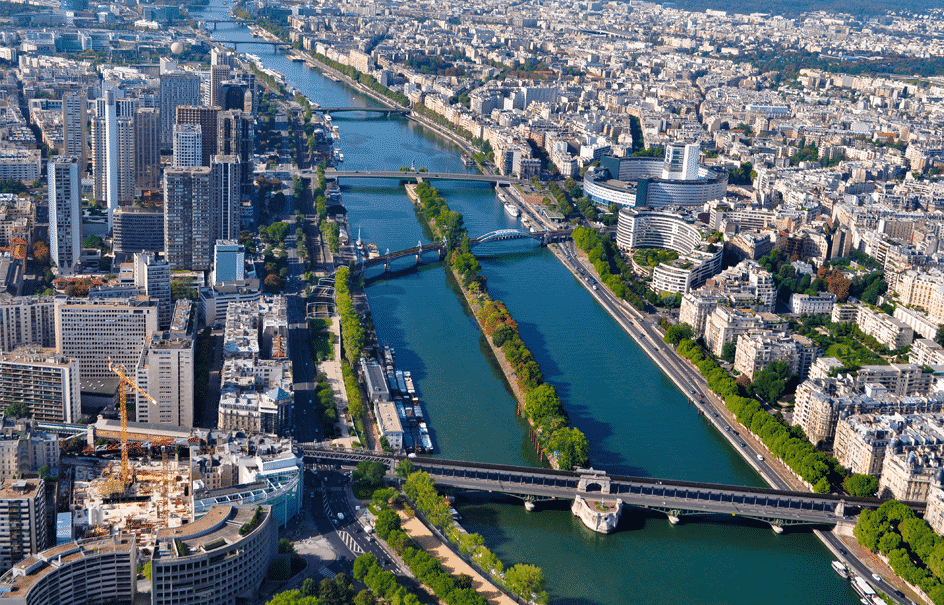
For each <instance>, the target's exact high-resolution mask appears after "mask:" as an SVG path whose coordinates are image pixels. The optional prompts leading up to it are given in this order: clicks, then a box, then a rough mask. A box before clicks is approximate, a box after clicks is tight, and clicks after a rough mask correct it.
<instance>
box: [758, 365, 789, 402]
mask: <svg viewBox="0 0 944 605" xmlns="http://www.w3.org/2000/svg"><path fill="white" fill-rule="evenodd" d="M789 377H790V366H789V365H787V362H785V361H775V362H773V363H771V364H770V365H768V366H767V367H766V368H764V369H763V370H761V371H760V372H758V373H757V374H755V375H754V381H753V383H752V384H751V391H752V392H753V393H754V395H756V396H757V397H760V398H761V399H763V400H764V401H766V402H768V403H774V402H775V401H777V400H778V399H780V396H781V395H783V392H784V391H785V390H786V388H787V379H788V378H789Z"/></svg>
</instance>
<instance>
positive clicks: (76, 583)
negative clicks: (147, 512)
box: [0, 534, 138, 605]
mask: <svg viewBox="0 0 944 605" xmlns="http://www.w3.org/2000/svg"><path fill="white" fill-rule="evenodd" d="M137 555H138V549H137V546H136V545H135V537H134V535H133V534H118V535H116V536H113V537H107V538H97V539H92V540H83V541H81V542H68V543H66V544H60V545H58V546H54V547H52V548H50V549H48V550H44V551H42V552H39V553H37V554H35V555H33V556H30V557H27V558H26V559H23V560H22V561H19V562H18V563H16V565H14V566H13V568H12V569H10V570H9V571H7V572H6V573H5V574H3V575H2V576H0V603H2V604H3V605H88V604H89V603H134V602H135V594H136V589H137V573H138V572H137V568H138V559H137Z"/></svg>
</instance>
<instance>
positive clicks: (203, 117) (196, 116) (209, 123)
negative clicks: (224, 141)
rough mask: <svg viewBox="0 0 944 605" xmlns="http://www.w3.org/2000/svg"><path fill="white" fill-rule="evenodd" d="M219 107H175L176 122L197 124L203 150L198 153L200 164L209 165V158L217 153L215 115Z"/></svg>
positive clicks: (218, 111)
mask: <svg viewBox="0 0 944 605" xmlns="http://www.w3.org/2000/svg"><path fill="white" fill-rule="evenodd" d="M219 113H220V108H219V107H198V106H196V105H181V106H179V107H178V108H177V119H176V122H175V123H176V124H199V125H200V132H201V136H202V137H203V151H202V153H201V155H200V165H201V166H209V165H210V158H212V157H213V156H214V155H216V154H217V153H221V152H219V151H218V150H217V115H218V114H219Z"/></svg>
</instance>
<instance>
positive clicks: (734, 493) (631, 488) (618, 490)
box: [302, 444, 925, 524]
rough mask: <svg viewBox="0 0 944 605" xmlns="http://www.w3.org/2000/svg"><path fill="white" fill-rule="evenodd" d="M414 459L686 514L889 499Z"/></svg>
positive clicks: (566, 493) (464, 481) (449, 481)
mask: <svg viewBox="0 0 944 605" xmlns="http://www.w3.org/2000/svg"><path fill="white" fill-rule="evenodd" d="M302 447H303V450H304V451H305V455H306V456H309V457H314V458H319V459H328V460H332V461H347V462H357V461H360V460H379V461H382V462H384V463H386V464H388V465H389V466H391V467H393V466H395V465H396V464H397V463H398V462H399V461H400V460H402V459H404V458H405V457H404V456H395V455H390V454H383V453H379V452H364V451H359V452H358V451H356V450H325V449H323V448H322V447H320V446H318V445H317V444H303V446H302ZM411 462H412V463H413V466H414V467H415V468H417V469H419V470H423V471H426V472H427V473H429V474H430V475H431V476H432V478H433V480H434V481H435V482H436V483H437V484H439V485H446V486H451V487H455V488H459V489H469V490H478V491H492V492H501V493H507V494H512V495H520V496H539V497H544V498H561V499H572V498H574V497H575V496H576V495H582V496H585V497H589V498H596V497H603V498H608V499H615V498H619V499H620V500H622V501H623V502H624V503H625V504H627V505H630V506H636V507H643V508H652V509H656V510H662V511H666V510H676V511H680V513H681V514H721V515H736V516H742V517H748V518H754V519H763V520H765V521H771V522H773V521H774V520H776V521H782V522H786V523H817V524H819V523H822V524H834V523H836V522H838V521H840V520H841V519H842V517H841V516H839V515H837V514H836V507H837V506H838V505H839V504H840V503H843V504H844V505H845V506H849V507H855V508H877V507H878V506H880V505H881V504H882V503H883V502H884V500H881V499H879V498H857V497H853V496H839V495H833V494H815V493H811V492H794V491H786V490H774V489H766V488H758V487H748V486H738V485H722V484H713V483H700V482H692V481H674V480H666V479H656V478H649V477H629V476H621V475H608V476H607V475H604V476H603V477H602V478H603V479H604V480H609V482H610V493H609V494H601V493H600V492H599V491H589V492H587V491H580V490H578V484H579V482H580V479H581V477H582V476H586V475H587V473H580V472H575V471H557V470H551V469H542V468H530V467H520V466H506V465H497V464H481V463H474V462H460V461H455V460H442V459H438V458H427V457H417V458H412V459H411ZM906 504H907V505H908V506H910V507H911V508H913V509H915V510H917V511H919V512H920V511H923V510H924V506H925V505H924V503H923V502H906Z"/></svg>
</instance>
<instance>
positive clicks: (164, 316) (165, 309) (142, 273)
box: [133, 252, 171, 329]
mask: <svg viewBox="0 0 944 605" xmlns="http://www.w3.org/2000/svg"><path fill="white" fill-rule="evenodd" d="M133 264H134V285H135V286H136V287H137V288H138V290H139V291H140V292H143V293H144V294H146V295H148V296H150V297H151V298H154V299H155V300H157V324H158V326H159V327H160V328H161V329H163V328H166V327H167V326H169V325H170V317H171V297H170V265H168V264H167V263H166V262H164V261H159V260H157V257H156V256H155V254H154V253H153V252H139V253H136V254H135V255H134V263H133Z"/></svg>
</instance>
